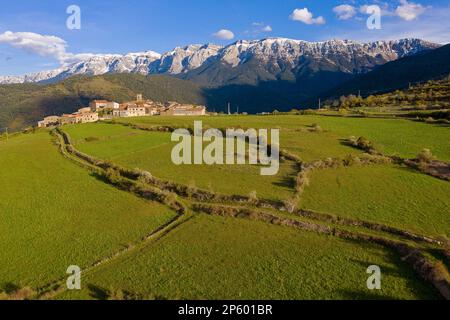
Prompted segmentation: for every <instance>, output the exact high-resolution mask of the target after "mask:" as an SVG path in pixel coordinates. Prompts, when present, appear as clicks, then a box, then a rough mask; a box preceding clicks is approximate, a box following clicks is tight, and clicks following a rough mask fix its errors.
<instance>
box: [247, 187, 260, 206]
mask: <svg viewBox="0 0 450 320" xmlns="http://www.w3.org/2000/svg"><path fill="white" fill-rule="evenodd" d="M248 198H249V200H250V201H251V202H253V203H257V202H258V193H257V192H256V191H255V190H253V191H252V192H250V193H249V195H248Z"/></svg>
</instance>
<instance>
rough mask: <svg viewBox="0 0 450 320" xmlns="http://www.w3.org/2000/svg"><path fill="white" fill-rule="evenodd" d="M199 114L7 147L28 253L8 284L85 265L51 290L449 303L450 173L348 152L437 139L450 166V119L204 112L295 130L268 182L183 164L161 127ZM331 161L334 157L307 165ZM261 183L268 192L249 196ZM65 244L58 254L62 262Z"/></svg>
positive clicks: (83, 128) (10, 212)
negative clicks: (444, 175) (372, 270)
mask: <svg viewBox="0 0 450 320" xmlns="http://www.w3.org/2000/svg"><path fill="white" fill-rule="evenodd" d="M194 120H195V119H193V118H169V117H167V118H166V117H148V118H135V119H120V120H118V122H119V123H97V124H84V125H73V126H65V127H62V128H61V130H62V132H59V133H58V132H54V134H55V136H50V135H49V134H48V133H47V132H38V133H35V134H30V135H28V136H25V135H20V136H18V137H15V138H13V139H10V141H9V142H8V143H6V142H4V141H0V152H2V153H1V154H7V156H6V157H2V158H0V165H1V168H3V169H2V175H0V186H3V189H6V188H7V186H8V183H7V182H8V181H14V187H13V188H10V189H6V190H8V191H7V193H5V194H0V199H1V200H2V201H1V203H0V208H1V209H2V210H1V211H0V214H2V215H4V218H5V219H2V220H1V222H0V232H2V233H5V232H6V234H7V238H6V239H7V241H6V242H4V243H3V242H2V244H0V246H2V245H3V249H4V250H1V251H0V256H1V255H3V257H2V258H5V259H10V260H11V261H12V262H11V265H7V266H8V267H7V268H2V269H1V270H0V283H1V281H3V282H5V283H6V282H9V283H14V284H17V286H18V287H23V286H31V287H33V289H35V290H38V291H39V289H40V288H41V287H42V286H44V285H45V284H48V283H51V282H52V281H56V280H59V279H60V278H61V277H62V278H64V274H65V268H67V266H66V265H69V264H77V263H78V264H79V265H80V266H82V267H83V269H84V270H85V272H84V273H83V287H82V290H81V291H76V292H74V291H67V290H64V288H62V289H61V290H56V291H54V292H50V293H49V292H44V291H42V292H40V293H42V294H46V296H45V297H50V298H56V299H79V298H81V299H108V298H109V299H126V298H128V299H136V298H138V299H142V298H143V299H161V298H164V299H165V298H169V299H173V298H178V299H179V298H186V299H204V298H206V299H347V298H349V299H435V298H439V297H442V295H443V293H442V291H440V289H439V286H438V285H436V284H437V283H438V282H439V281H441V282H442V283H444V284H443V285H444V286H448V284H449V283H450V282H449V281H450V278H449V275H448V270H447V267H445V266H448V265H449V261H446V260H445V258H443V257H444V256H445V254H444V250H445V243H446V242H448V237H449V236H450V233H449V230H450V219H449V216H450V198H449V197H448V195H449V194H450V185H449V183H448V181H444V180H440V179H437V178H435V177H431V176H428V175H426V174H424V173H422V172H420V171H417V170H413V169H411V168H409V167H407V166H406V165H401V164H399V163H397V164H394V163H390V161H387V162H386V161H385V160H386V159H388V160H390V158H388V157H382V159H384V160H383V161H384V162H382V164H380V163H375V161H374V162H373V163H372V162H370V161H369V162H365V163H364V162H361V163H360V162H358V161H350V162H348V161H347V160H345V159H348V158H349V155H352V157H350V158H351V159H355V158H356V159H364V157H366V158H367V157H368V155H367V154H363V153H364V152H363V151H361V150H358V149H356V148H353V147H350V146H348V145H347V144H345V143H344V139H346V138H348V137H350V136H355V137H360V136H364V137H366V138H367V139H369V140H370V141H371V142H372V143H373V144H374V146H375V148H376V149H377V150H379V151H381V152H382V153H384V154H385V155H398V156H401V157H403V158H407V157H408V158H413V157H415V156H416V155H417V154H418V153H419V152H420V151H421V150H422V149H423V148H429V149H431V150H432V152H433V153H434V154H435V155H436V156H437V157H438V158H439V159H440V160H442V161H448V160H449V159H450V151H449V150H450V148H449V147H450V139H448V138H449V137H450V134H449V133H450V131H449V128H448V127H439V126H433V125H427V124H424V123H418V122H412V121H406V120H383V119H359V118H337V117H325V116H268V117H257V116H242V117H241V116H239V117H204V118H201V119H199V120H202V121H203V123H204V128H214V127H216V128H221V129H223V128H250V127H253V128H279V129H280V131H281V141H280V144H281V148H282V150H284V151H285V153H286V154H285V156H284V157H283V159H282V162H281V168H280V172H279V173H278V175H276V176H273V177H270V176H269V177H268V176H261V175H260V172H259V169H260V167H259V166H253V165H242V166H238V165H235V166H225V165H223V166H206V165H182V166H176V165H174V164H173V163H172V161H171V151H172V148H173V146H174V143H173V142H171V141H170V136H171V135H170V133H169V132H162V131H163V130H161V129H157V127H161V126H163V127H168V128H165V129H164V130H166V129H168V130H169V131H170V130H172V129H174V128H178V127H181V128H186V127H192V126H193V124H194ZM150 128H151V129H152V131H148V130H149V129H150ZM158 130H160V131H158ZM52 141H53V145H52ZM55 142H58V143H59V144H61V148H60V151H61V152H62V153H63V154H64V156H65V158H64V157H63V156H62V155H61V153H60V152H59V151H58V148H59V146H58V145H56V144H55ZM24 150H26V151H24ZM78 151H79V152H82V153H83V154H80V153H79V152H78ZM289 154H291V155H292V156H289ZM296 157H298V158H300V159H301V160H299V159H297V158H296ZM329 158H333V160H332V161H331V160H326V159H329ZM288 159H290V160H288ZM367 159H372V160H373V159H374V158H370V157H369V158H367ZM377 159H378V158H377ZM317 160H326V161H322V162H320V163H322V165H323V164H324V163H325V164H327V165H326V166H325V167H324V168H322V167H317V168H314V170H311V171H310V172H309V171H308V172H307V174H306V171H305V170H306V169H305V168H307V167H308V165H311V164H313V163H315V162H316V161H317ZM344 160H345V161H344ZM378 160H379V159H378ZM327 161H328V162H327ZM327 166H328V167H327ZM142 170H145V171H148V172H150V173H151V175H148V174H147V173H145V172H143V171H142ZM3 171H4V172H5V175H3ZM92 171H94V172H95V174H94V173H92ZM42 172H51V174H48V173H46V174H45V175H43V174H42ZM304 173H305V175H302V174H304ZM42 177H45V179H43V178H42ZM29 178H32V182H29V181H28V180H29ZM255 192H256V195H257V198H256V199H255V197H253V196H252V197H249V196H248V195H249V194H253V195H254V194H255ZM30 195H32V196H30ZM235 196H238V197H235ZM139 197H140V198H144V199H146V200H142V199H139ZM148 199H153V200H155V201H158V202H159V203H156V202H153V201H149V200H148ZM202 206H203V207H202ZM169 207H170V208H172V209H169ZM207 207H208V208H210V211H208V210H206V209H205V208H207ZM173 208H177V209H176V210H177V213H178V215H177V214H176V213H175V212H174V210H175V209H173ZM201 208H202V209H201ZM3 212H7V213H3ZM2 218H3V217H2ZM175 218H176V219H175ZM169 222H172V223H169ZM36 226H37V227H36ZM56 230H57V231H58V232H56ZM156 230H157V232H155V233H154V234H153V235H152V236H151V237H146V235H149V234H152V231H156ZM42 235H45V236H42ZM8 239H9V240H8ZM49 239H50V240H49ZM47 242H48V243H47ZM128 244H133V245H128ZM0 248H1V247H0ZM24 248H30V249H24ZM123 248H127V249H126V250H123ZM62 249H65V250H67V252H66V251H64V252H60V251H61V250H62ZM68 249H69V250H68ZM43 251H45V252H44V253H42V252H43ZM30 252H32V254H34V256H33V255H31V262H32V263H31V268H28V269H26V270H25V267H22V268H20V267H19V268H18V269H17V270H16V269H14V268H13V266H14V264H13V263H15V265H19V266H20V265H21V264H22V265H24V263H27V264H29V263H28V261H27V262H25V261H26V259H25V256H26V255H28V254H29V253H30ZM114 252H116V253H117V252H118V254H117V255H114V257H113V258H108V256H109V255H111V254H113V253H114ZM55 254H58V259H57V262H55V263H53V262H52V263H50V264H49V263H48V261H49V260H51V259H52V257H53V255H55ZM2 260H3V259H2ZM73 260H76V262H72V261H73ZM96 260H99V261H100V263H98V264H96V265H95V266H93V265H92V264H93V262H94V261H96ZM424 263H426V264H427V268H428V269H427V268H425V267H424V265H423V264H424ZM46 264H49V265H46ZM44 265H45V266H44ZM370 265H379V266H380V267H381V269H382V272H383V285H382V290H380V291H370V290H368V289H367V287H366V280H367V273H366V269H367V267H368V266H370ZM36 270H39V271H40V273H39V275H38V276H36ZM61 270H62V271H61ZM423 270H432V272H435V273H433V276H430V274H424V273H423V272H424V271H423ZM61 272H62V273H63V274H62V275H61ZM430 272H431V271H430ZM438 274H439V277H437V276H435V275H438ZM425 279H426V280H425ZM441 282H439V283H441Z"/></svg>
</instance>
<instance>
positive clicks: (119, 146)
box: [64, 124, 295, 200]
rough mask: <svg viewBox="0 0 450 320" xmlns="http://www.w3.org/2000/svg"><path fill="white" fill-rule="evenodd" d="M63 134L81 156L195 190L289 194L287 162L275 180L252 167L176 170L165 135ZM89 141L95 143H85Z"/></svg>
mask: <svg viewBox="0 0 450 320" xmlns="http://www.w3.org/2000/svg"><path fill="white" fill-rule="evenodd" d="M64 130H65V131H66V132H67V133H69V135H70V137H71V138H72V140H73V143H74V144H75V145H76V147H77V148H78V149H79V150H80V151H82V152H84V153H87V154H90V155H93V156H95V157H98V158H100V159H105V160H110V161H113V162H115V163H117V164H120V165H122V166H125V167H128V168H130V169H133V168H140V169H144V170H147V171H150V172H151V173H152V174H153V175H154V176H156V177H158V178H162V179H165V180H170V181H175V182H179V183H182V184H185V185H190V184H195V185H196V186H197V187H199V188H202V189H205V190H213V191H214V192H218V193H222V194H226V195H248V194H249V193H251V192H252V191H256V193H257V195H258V196H260V197H263V198H267V199H272V200H283V199H286V198H289V197H290V196H292V193H293V190H292V187H293V178H294V177H295V165H294V164H293V163H292V162H289V161H285V162H283V163H281V166H280V172H279V173H278V174H277V175H276V176H261V175H260V167H259V166H256V165H254V166H251V165H232V166H228V165H215V166H208V165H200V166H199V165H182V166H177V165H175V164H173V162H172V160H171V153H172V149H173V147H174V146H175V145H176V143H173V142H171V141H170V139H171V135H170V134H169V133H159V132H146V131H142V130H135V129H131V128H128V127H123V126H120V125H110V124H85V125H77V126H68V127H66V128H64ZM89 137H95V138H97V139H98V140H97V141H93V142H87V141H86V138H89ZM237 177H239V178H237Z"/></svg>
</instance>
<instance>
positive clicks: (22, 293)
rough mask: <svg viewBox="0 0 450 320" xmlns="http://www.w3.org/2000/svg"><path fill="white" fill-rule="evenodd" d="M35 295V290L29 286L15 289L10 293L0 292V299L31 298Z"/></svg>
mask: <svg viewBox="0 0 450 320" xmlns="http://www.w3.org/2000/svg"><path fill="white" fill-rule="evenodd" d="M35 296H36V292H35V291H34V290H33V289H31V288H30V287H24V288H19V289H16V290H14V291H12V292H10V293H7V292H0V300H16V301H19V300H31V299H33V298H34V297H35Z"/></svg>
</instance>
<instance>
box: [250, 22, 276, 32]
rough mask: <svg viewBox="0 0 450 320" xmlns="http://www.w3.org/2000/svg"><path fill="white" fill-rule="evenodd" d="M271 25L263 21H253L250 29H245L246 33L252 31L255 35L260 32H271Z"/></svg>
mask: <svg viewBox="0 0 450 320" xmlns="http://www.w3.org/2000/svg"><path fill="white" fill-rule="evenodd" d="M272 31H273V29H272V26H270V25H268V24H265V23H263V22H253V23H252V30H247V31H246V33H253V34H254V35H257V34H259V33H261V32H272Z"/></svg>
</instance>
